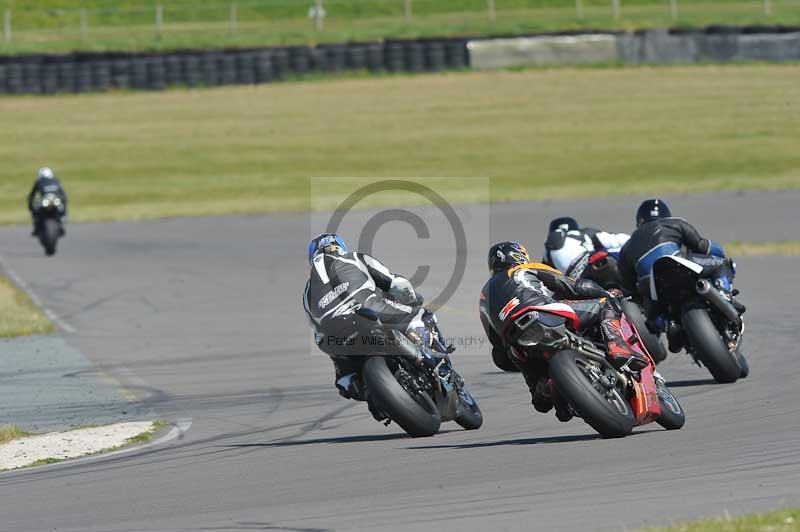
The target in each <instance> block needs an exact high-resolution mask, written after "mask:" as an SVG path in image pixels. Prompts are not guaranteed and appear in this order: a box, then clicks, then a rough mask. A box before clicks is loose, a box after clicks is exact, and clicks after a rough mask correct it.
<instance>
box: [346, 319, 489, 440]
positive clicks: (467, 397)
mask: <svg viewBox="0 0 800 532" xmlns="http://www.w3.org/2000/svg"><path fill="white" fill-rule="evenodd" d="M356 313H357V314H358V315H360V316H361V317H363V318H365V319H366V320H368V321H369V322H371V331H370V335H371V336H370V338H371V339H372V341H374V343H375V344H376V347H375V352H374V354H372V355H370V356H369V357H367V359H366V360H365V361H364V364H363V366H362V368H361V377H362V379H363V382H364V385H365V387H366V395H367V397H368V401H369V403H370V409H371V410H372V411H373V412H372V413H373V416H375V417H376V419H381V418H383V419H385V424H386V425H388V424H389V423H390V422H391V421H394V422H395V423H397V424H398V425H400V427H402V428H403V430H405V431H406V432H407V433H408V434H409V435H410V436H413V437H420V436H431V435H433V434H436V432H438V431H439V427H440V425H441V423H442V422H443V421H455V422H456V423H458V424H459V425H461V426H462V427H463V428H465V429H467V430H475V429H478V428H480V426H481V425H482V424H483V414H482V413H481V410H480V407H478V403H477V402H476V401H475V399H474V398H473V397H472V395H471V394H470V393H469V391H468V390H467V388H466V386H465V384H464V379H463V378H462V377H461V375H459V374H458V372H456V370H455V369H454V368H453V364H452V361H451V360H450V352H452V349H447V347H445V346H443V345H441V343H440V342H438V341H436V342H433V346H432V347H431V353H430V354H432V355H433V358H434V360H435V361H436V364H435V365H431V364H430V363H426V362H425V358H426V357H424V356H423V354H422V352H421V350H420V347H419V346H418V345H417V344H416V343H414V342H413V341H412V340H411V339H410V338H408V337H407V336H406V335H404V334H402V333H400V332H399V331H396V330H394V329H387V328H385V327H384V326H383V324H382V323H381V321H380V319H379V318H378V316H377V314H375V313H374V312H372V311H371V310H369V309H364V308H362V309H359V310H357V311H356ZM428 360H430V359H428Z"/></svg>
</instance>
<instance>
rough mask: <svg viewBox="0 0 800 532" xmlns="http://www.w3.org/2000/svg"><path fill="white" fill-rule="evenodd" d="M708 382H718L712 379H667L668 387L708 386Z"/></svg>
mask: <svg viewBox="0 0 800 532" xmlns="http://www.w3.org/2000/svg"><path fill="white" fill-rule="evenodd" d="M709 384H718V383H717V381H715V380H714V379H695V380H684V381H668V382H667V386H668V387H669V388H690V387H692V386H708V385H709Z"/></svg>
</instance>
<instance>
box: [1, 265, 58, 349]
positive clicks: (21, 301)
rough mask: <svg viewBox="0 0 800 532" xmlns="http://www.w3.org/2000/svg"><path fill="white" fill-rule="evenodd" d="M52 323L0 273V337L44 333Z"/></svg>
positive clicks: (48, 330) (50, 330)
mask: <svg viewBox="0 0 800 532" xmlns="http://www.w3.org/2000/svg"><path fill="white" fill-rule="evenodd" d="M53 330H54V329H53V325H52V324H51V323H50V321H49V320H48V319H47V318H45V317H44V316H43V315H42V313H41V312H40V311H39V309H38V308H36V306H35V305H34V304H33V303H32V302H31V300H30V299H29V298H28V296H26V295H25V294H24V293H22V292H21V291H20V290H19V289H17V287H16V286H14V285H13V284H12V283H11V282H10V281H8V280H7V279H6V278H5V277H3V276H2V275H1V274H0V338H9V337H13V336H25V335H30V334H46V333H50V332H53Z"/></svg>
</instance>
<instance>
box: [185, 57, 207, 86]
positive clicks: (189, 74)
mask: <svg viewBox="0 0 800 532" xmlns="http://www.w3.org/2000/svg"><path fill="white" fill-rule="evenodd" d="M181 62H182V63H183V67H182V70H183V75H184V83H186V85H187V86H188V87H197V86H199V85H202V84H203V70H202V66H201V64H200V57H199V56H197V55H194V54H187V55H184V56H182V57H181Z"/></svg>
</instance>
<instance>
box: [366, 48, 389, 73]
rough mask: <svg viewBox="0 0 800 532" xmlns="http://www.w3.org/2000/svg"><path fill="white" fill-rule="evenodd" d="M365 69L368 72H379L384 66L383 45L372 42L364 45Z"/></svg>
mask: <svg viewBox="0 0 800 532" xmlns="http://www.w3.org/2000/svg"><path fill="white" fill-rule="evenodd" d="M366 54H367V69H368V70H369V71H370V72H379V71H381V70H383V69H384V68H385V63H384V57H383V56H384V54H383V45H382V44H381V43H377V42H373V43H369V44H367V45H366Z"/></svg>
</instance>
